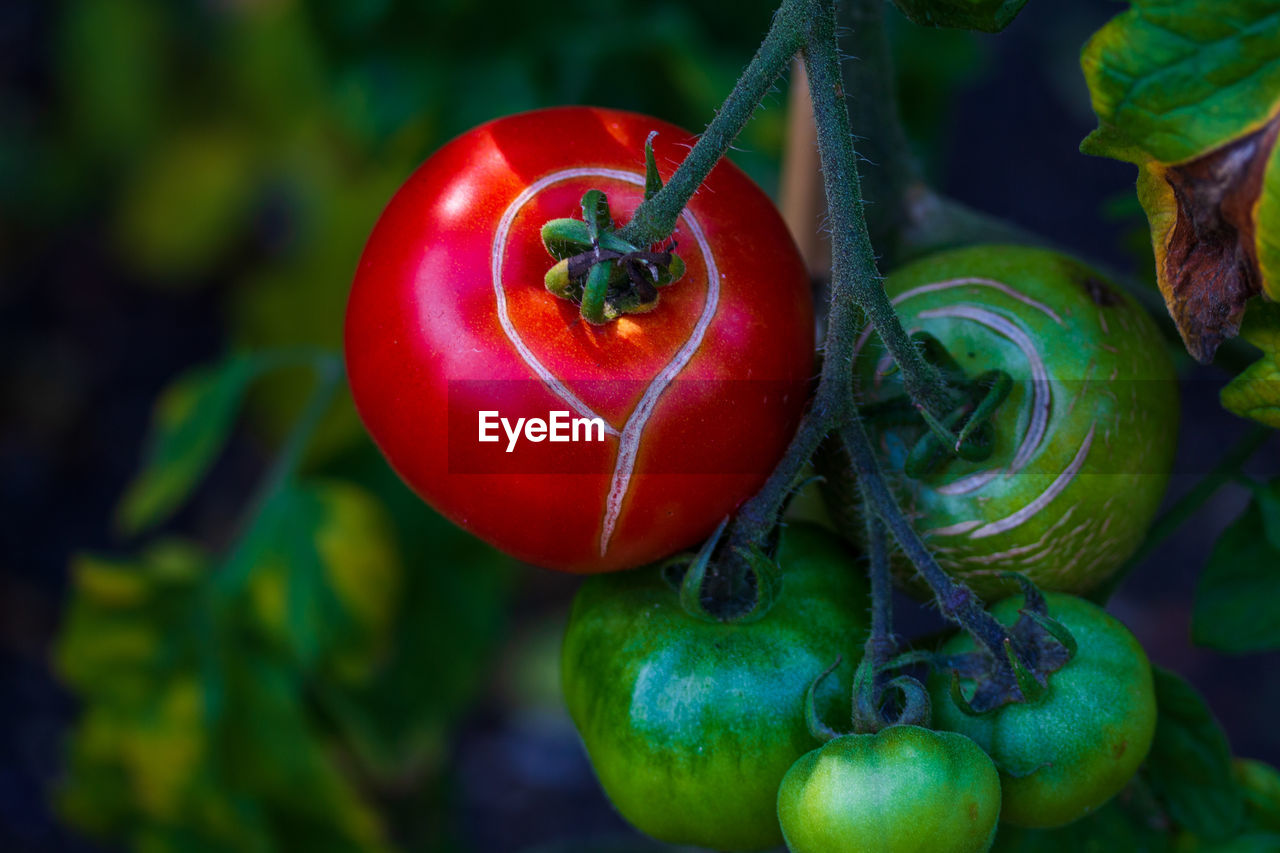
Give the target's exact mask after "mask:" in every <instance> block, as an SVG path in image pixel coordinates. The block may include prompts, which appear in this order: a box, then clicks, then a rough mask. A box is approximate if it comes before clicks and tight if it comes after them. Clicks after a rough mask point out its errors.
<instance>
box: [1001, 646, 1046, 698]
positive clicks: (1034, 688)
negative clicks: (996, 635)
mask: <svg viewBox="0 0 1280 853" xmlns="http://www.w3.org/2000/svg"><path fill="white" fill-rule="evenodd" d="M1004 656H1005V659H1006V660H1007V661H1008V662H1009V669H1010V670H1011V671H1012V672H1013V678H1014V681H1015V682H1016V683H1017V685H1018V691H1019V692H1020V693H1021V694H1022V701H1024V702H1034V701H1036V700H1037V699H1041V698H1043V697H1044V695H1045V693H1046V692H1047V691H1048V689H1049V686H1048V679H1046V680H1045V681H1044V682H1043V683H1042V682H1041V681H1040V680H1039V679H1038V678H1036V674H1035V673H1034V672H1032V671H1031V670H1029V669H1027V666H1026V664H1024V663H1023V662H1022V658H1021V657H1019V656H1018V653H1017V651H1016V650H1015V649H1014V647H1013V638H1012V637H1005V640H1004Z"/></svg>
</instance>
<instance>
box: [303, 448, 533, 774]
mask: <svg viewBox="0 0 1280 853" xmlns="http://www.w3.org/2000/svg"><path fill="white" fill-rule="evenodd" d="M325 474H326V476H330V477H337V476H340V477H342V478H343V479H344V480H345V481H347V482H351V483H356V484H359V486H360V487H362V488H364V489H366V490H367V491H368V492H369V493H371V494H373V495H376V497H377V499H378V501H379V502H380V504H381V505H382V506H383V507H384V508H385V509H386V510H387V512H388V514H389V516H390V518H391V520H392V523H393V526H394V529H395V534H396V539H397V542H398V544H399V551H400V553H402V554H404V555H405V557H406V559H409V560H411V561H412V562H411V564H410V566H409V568H410V569H411V570H410V571H406V573H405V576H404V580H403V583H402V585H401V587H400V591H399V594H398V595H397V596H396V598H395V600H394V604H395V606H396V613H395V616H396V618H395V622H394V629H393V630H394V633H393V636H392V638H391V641H390V642H389V643H388V645H387V654H386V655H385V656H384V657H383V658H382V659H381V661H380V664H379V666H378V667H377V668H376V670H375V671H374V674H373V677H372V678H371V679H369V680H366V681H362V682H359V683H357V682H353V681H349V682H346V683H335V684H330V685H326V690H325V695H324V696H322V697H321V701H322V702H323V703H324V706H325V709H326V711H328V712H329V713H330V714H331V715H332V716H333V717H334V718H335V720H336V722H337V724H338V726H339V728H340V729H341V731H342V732H343V733H344V735H345V737H346V739H347V740H348V742H349V743H350V744H351V745H352V746H353V748H354V750H355V752H356V755H357V756H358V757H359V758H360V760H361V762H362V763H363V765H364V767H365V769H366V771H367V772H369V773H371V774H373V775H374V776H375V777H377V778H382V779H388V780H394V779H397V778H400V777H401V776H402V775H403V774H404V773H406V772H410V771H415V772H422V771H423V770H424V769H425V770H427V771H428V772H430V771H431V770H434V769H437V768H438V766H439V764H440V763H441V762H443V761H444V760H445V758H446V756H447V754H448V736H449V731H450V729H451V728H452V726H454V725H455V724H456V722H457V720H458V717H459V715H460V714H461V713H462V712H463V710H464V709H465V708H466V707H467V706H468V704H469V703H470V702H471V701H473V699H474V697H475V695H476V692H477V691H478V690H479V689H480V687H481V685H482V684H484V683H485V680H486V678H487V677H488V668H489V665H490V662H491V660H492V658H493V656H494V654H495V653H496V651H497V649H498V643H499V640H500V639H501V637H502V636H503V635H504V628H505V626H506V623H507V618H508V610H509V608H510V601H511V594H512V591H513V590H512V586H513V585H512V580H513V574H512V571H511V570H512V568H513V565H512V562H511V560H510V559H509V558H507V557H505V556H503V555H502V554H500V553H498V552H497V551H495V550H493V549H492V548H490V547H489V546H488V545H485V544H484V543H482V542H480V541H479V540H477V539H475V538H474V537H472V536H470V535H469V534H467V533H464V532H463V531H461V530H459V529H458V528H457V527H455V526H454V525H452V524H450V523H449V522H447V521H446V520H444V519H443V518H441V517H440V516H438V515H436V514H435V513H434V512H432V511H431V509H430V508H428V507H427V506H425V505H424V504H423V503H422V501H421V500H420V499H419V498H418V497H417V496H416V495H414V494H413V493H412V492H411V491H409V489H408V488H407V487H406V486H405V485H404V483H403V481H401V480H400V478H399V477H398V476H396V474H395V472H394V471H392V470H391V468H390V467H389V466H388V465H387V463H386V460H385V459H384V458H383V457H382V455H381V454H380V453H379V452H378V451H377V449H376V448H375V447H374V446H373V445H372V443H370V442H368V441H365V442H364V443H363V444H362V445H361V446H360V447H359V448H356V449H353V450H352V451H351V452H349V453H347V454H345V455H344V456H343V457H341V458H340V459H338V460H336V461H335V463H334V464H333V465H331V466H329V467H328V468H327V469H326V471H325ZM441 649H448V650H449V653H448V654H441V653H440V650H441Z"/></svg>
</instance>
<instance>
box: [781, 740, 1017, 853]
mask: <svg viewBox="0 0 1280 853" xmlns="http://www.w3.org/2000/svg"><path fill="white" fill-rule="evenodd" d="M999 816H1000V777H999V774H998V773H997V772H996V768H995V765H993V764H992V763H991V759H990V758H988V757H987V755H986V753H984V752H983V751H982V750H981V749H979V748H978V746H977V744H975V743H974V742H973V741H971V740H969V738H967V737H964V736H963V735H958V734H955V733H953V732H934V731H930V730H929V729H925V728H921V727H919V726H890V727H889V728H887V729H884V730H882V731H880V732H877V733H876V734H854V735H845V736H843V737H839V738H836V739H835V740H832V741H830V742H828V743H827V744H826V745H825V746H823V747H822V748H820V749H815V750H813V751H812V752H809V753H808V754H806V755H805V756H804V757H803V758H801V759H800V760H799V761H797V762H796V763H795V764H794V765H792V767H791V769H790V770H789V771H787V775H786V777H785V778H784V779H783V780H782V787H781V788H780V789H779V791H778V818H779V820H780V821H781V823H782V832H783V835H784V836H786V840H787V846H788V847H789V848H790V849H791V851H792V853H981V851H985V850H988V849H990V847H991V843H992V841H993V840H994V838H995V834H996V824H997V821H998V818H999Z"/></svg>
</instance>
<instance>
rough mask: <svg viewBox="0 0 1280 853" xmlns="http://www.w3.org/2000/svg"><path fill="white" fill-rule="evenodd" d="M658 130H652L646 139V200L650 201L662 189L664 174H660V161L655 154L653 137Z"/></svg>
mask: <svg viewBox="0 0 1280 853" xmlns="http://www.w3.org/2000/svg"><path fill="white" fill-rule="evenodd" d="M657 135H658V131H656V130H654V131H650V132H649V135H648V136H647V137H646V138H645V140H644V200H645V201H648V200H649V199H651V198H653V197H654V196H655V195H657V194H658V191H659V190H661V189H662V176H661V175H659V174H658V162H657V160H656V159H654V156H653V138H654V137H655V136H657Z"/></svg>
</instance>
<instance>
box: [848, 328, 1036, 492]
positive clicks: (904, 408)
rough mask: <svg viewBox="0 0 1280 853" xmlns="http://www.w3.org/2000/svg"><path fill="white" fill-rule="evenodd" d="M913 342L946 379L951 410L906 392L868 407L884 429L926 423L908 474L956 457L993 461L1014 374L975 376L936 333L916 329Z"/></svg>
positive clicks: (912, 453) (906, 470)
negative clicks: (996, 421) (937, 410)
mask: <svg viewBox="0 0 1280 853" xmlns="http://www.w3.org/2000/svg"><path fill="white" fill-rule="evenodd" d="M911 341H912V343H914V344H915V345H916V346H917V347H918V348H919V349H920V351H921V353H922V354H923V355H924V357H925V359H926V360H927V361H929V362H930V363H932V364H933V365H934V367H936V368H937V369H938V370H939V372H941V373H942V375H943V377H944V378H945V379H946V382H947V387H948V389H949V390H950V396H951V408H950V409H949V410H948V411H947V412H945V413H944V414H943V415H942V416H941V417H935V416H934V415H933V414H931V413H930V412H929V411H928V409H926V408H924V407H922V406H919V405H917V404H916V403H915V402H914V401H912V400H911V398H910V397H909V396H907V395H906V394H901V395H896V396H893V397H889V398H887V399H885V400H881V401H878V402H876V403H873V404H871V405H869V406H866V407H865V408H864V409H863V414H864V415H865V417H866V419H867V420H868V421H870V422H871V423H872V424H873V425H874V426H876V427H879V428H882V429H883V428H893V427H910V426H922V427H923V431H922V434H921V435H920V436H919V438H917V439H916V441H915V443H914V445H913V446H912V448H911V451H910V452H909V453H908V454H907V458H906V461H905V462H904V464H903V472H904V473H905V474H906V475H907V476H908V477H911V478H913V479H922V478H924V477H927V476H929V475H930V474H932V473H934V472H935V471H937V470H938V469H939V468H941V467H942V466H943V465H945V464H946V463H947V461H948V460H950V459H952V458H957V457H958V458H960V459H964V460H967V461H970V462H982V461H984V460H986V459H988V458H989V457H990V456H991V453H992V451H993V450H994V448H995V428H994V426H993V425H992V421H991V419H992V417H993V416H994V415H995V413H996V411H997V410H998V409H999V408H1000V405H1001V404H1002V403H1003V402H1004V401H1005V399H1007V398H1008V396H1009V392H1010V391H1011V390H1012V389H1013V379H1012V377H1010V376H1009V374H1008V373H1007V372H1005V371H1003V370H988V371H985V372H983V373H981V374H979V375H978V376H976V377H970V376H968V375H967V374H966V373H965V371H964V369H963V368H962V367H961V366H960V365H959V364H958V363H957V362H956V360H955V359H954V358H953V357H952V356H951V354H950V353H949V352H947V349H946V347H944V346H943V345H942V343H941V342H940V341H939V340H938V339H937V338H935V337H934V336H933V335H930V334H928V333H927V332H916V333H914V334H913V335H912V336H911Z"/></svg>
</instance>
